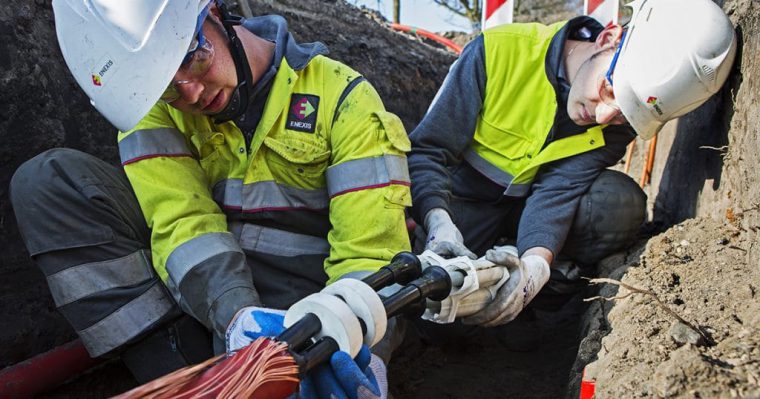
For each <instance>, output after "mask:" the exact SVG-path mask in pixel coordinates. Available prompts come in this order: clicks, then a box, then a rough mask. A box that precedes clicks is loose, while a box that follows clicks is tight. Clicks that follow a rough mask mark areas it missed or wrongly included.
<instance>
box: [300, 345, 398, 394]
mask: <svg viewBox="0 0 760 399" xmlns="http://www.w3.org/2000/svg"><path fill="white" fill-rule="evenodd" d="M297 397H298V398H302V399H333V398H335V399H387V398H388V377H387V370H386V367H385V364H384V363H383V361H382V360H380V358H379V357H377V356H376V355H373V354H372V353H371V352H370V351H369V348H368V347H367V346H366V345H363V346H362V348H361V350H360V351H359V354H358V355H356V359H351V356H350V355H349V354H348V353H346V352H343V351H338V352H335V353H334V354H333V355H332V357H331V358H330V363H329V364H322V365H320V366H317V368H316V369H314V370H313V371H312V372H311V373H310V375H309V376H308V377H307V378H305V379H304V380H303V381H301V389H300V391H299V393H298V395H297Z"/></svg>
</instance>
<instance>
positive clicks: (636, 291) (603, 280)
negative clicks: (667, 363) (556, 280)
mask: <svg viewBox="0 0 760 399" xmlns="http://www.w3.org/2000/svg"><path fill="white" fill-rule="evenodd" d="M589 283H590V284H594V285H596V284H602V283H606V284H613V285H617V286H620V287H623V288H625V289H627V290H628V291H630V292H628V293H626V294H623V295H618V296H614V297H605V296H600V295H598V296H594V297H591V298H584V299H583V301H584V302H590V301H596V300H600V301H613V300H616V299H626V298H628V297H629V296H631V295H633V294H644V295H649V296H651V297H652V298H654V300H655V302H656V303H657V304H658V305H660V307H661V308H662V309H663V310H665V312H666V313H668V314H669V315H671V316H673V317H674V318H675V319H676V320H678V321H680V322H681V323H683V324H684V325H685V326H687V327H689V328H690V329H692V330H694V332H696V333H697V334H699V335H700V336H701V337H702V339H703V340H704V342H705V344H707V345H709V346H712V345H715V341H713V339H712V338H710V336H709V335H707V334H706V333H705V332H704V331H702V329H700V328H699V327H697V326H695V325H694V324H692V323H690V322H689V321H687V320H686V319H684V318H683V317H681V316H680V315H679V314H678V313H676V312H675V311H674V310H673V309H671V308H669V307H668V306H667V305H665V303H664V302H662V301H661V300H660V298H658V297H657V294H655V293H654V292H652V291H649V290H645V289H643V288H638V287H634V286H632V285H630V284H626V283H624V282H622V281H618V280H615V279H611V278H594V279H589Z"/></svg>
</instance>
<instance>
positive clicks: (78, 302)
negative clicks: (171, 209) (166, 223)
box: [10, 149, 213, 382]
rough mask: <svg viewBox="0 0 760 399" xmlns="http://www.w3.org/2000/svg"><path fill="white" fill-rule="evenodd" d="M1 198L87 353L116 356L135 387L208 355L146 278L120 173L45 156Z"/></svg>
mask: <svg viewBox="0 0 760 399" xmlns="http://www.w3.org/2000/svg"><path fill="white" fill-rule="evenodd" d="M10 197H11V201H12V204H13V209H14V211H15V213H16V219H17V221H18V226H19V230H20V232H21V237H22V239H23V240H24V242H25V244H26V247H27V250H28V251H29V254H30V255H31V256H32V259H33V260H34V262H35V263H36V264H37V265H38V266H39V268H40V269H41V270H42V272H43V273H44V274H45V276H46V278H47V281H48V285H49V287H50V290H51V293H52V295H53V299H54V300H55V302H56V305H57V307H58V310H59V311H60V312H61V313H62V314H63V315H64V317H65V318H66V319H67V320H68V322H69V323H70V324H71V326H72V327H73V328H74V330H75V331H77V334H79V336H80V338H81V339H82V341H83V343H84V344H85V346H86V347H87V349H88V351H89V352H90V354H91V355H93V356H101V355H102V356H106V357H112V356H121V357H122V359H123V360H124V362H125V363H126V365H127V366H128V367H129V368H130V370H131V371H132V373H133V374H134V376H135V378H136V379H137V380H138V381H139V382H147V381H149V380H151V379H153V378H156V377H159V376H161V375H164V374H166V373H168V372H171V371H173V370H176V369H177V368H180V367H183V366H186V365H189V364H194V363H198V362H200V361H203V360H205V359H207V358H209V357H211V356H213V351H212V350H211V336H210V334H209V332H208V331H207V330H206V329H205V327H203V325H201V324H200V323H199V322H197V321H196V320H194V319H192V318H190V317H189V316H185V315H183V313H182V312H181V310H180V309H179V307H178V306H177V305H176V304H175V303H174V300H173V299H172V298H171V294H170V293H169V292H168V290H167V289H166V287H165V286H164V285H163V283H162V282H161V281H160V280H159V279H158V277H157V275H156V274H155V272H154V271H153V268H152V264H151V262H150V245H149V243H150V230H149V229H148V226H147V225H146V223H145V218H144V217H143V214H142V211H141V210H140V206H139V204H138V202H137V199H136V197H135V195H134V193H133V191H132V189H131V186H130V185H129V181H128V180H127V177H126V175H125V174H124V172H123V170H122V169H121V168H117V167H114V166H112V165H109V164H107V163H105V162H103V161H101V160H99V159H97V158H95V157H93V156H91V155H88V154H85V153H83V152H79V151H75V150H71V149H53V150H49V151H46V152H44V153H42V154H40V155H38V156H36V157H35V158H33V159H31V160H29V161H27V162H26V163H24V164H23V165H22V166H21V167H20V168H19V169H18V170H17V171H16V173H15V174H14V176H13V178H12V180H11V187H10ZM130 313H131V314H130ZM125 315H126V316H125ZM135 316H136V317H135Z"/></svg>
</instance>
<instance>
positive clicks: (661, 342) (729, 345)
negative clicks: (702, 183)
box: [586, 210, 760, 398]
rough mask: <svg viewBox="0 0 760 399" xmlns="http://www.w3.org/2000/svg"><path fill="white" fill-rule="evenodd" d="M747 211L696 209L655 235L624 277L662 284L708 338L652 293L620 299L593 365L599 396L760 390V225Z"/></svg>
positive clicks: (646, 285)
mask: <svg viewBox="0 0 760 399" xmlns="http://www.w3.org/2000/svg"><path fill="white" fill-rule="evenodd" d="M749 213H752V215H749ZM756 213H757V211H756V210H753V211H750V212H748V214H747V215H746V216H747V217H749V218H755V217H756ZM742 216H745V215H742ZM742 216H736V215H734V216H733V217H732V218H731V219H729V220H728V221H726V222H725V223H721V222H719V221H716V220H713V219H707V218H698V219H691V220H688V221H686V222H684V223H682V224H679V225H676V226H674V227H672V228H671V229H669V230H667V231H666V232H665V233H663V234H660V235H658V236H656V237H654V238H652V239H651V240H650V241H649V243H648V244H647V246H646V250H645V252H644V254H643V256H642V258H641V261H640V263H639V264H638V265H637V266H634V267H631V268H630V269H628V272H627V273H626V275H625V277H624V278H623V279H622V281H623V282H624V283H626V284H629V285H631V286H634V287H638V288H642V289H646V290H650V291H652V292H654V293H656V294H657V296H658V297H659V299H660V300H661V301H662V302H664V303H665V305H666V306H667V307H669V308H670V309H672V310H673V311H675V312H676V313H677V314H679V315H680V316H681V317H683V318H684V319H685V320H687V321H689V322H690V323H691V324H693V325H695V326H697V328H698V329H700V330H701V331H702V332H703V333H705V334H706V336H707V338H708V339H707V340H706V341H707V342H700V341H705V340H704V339H702V340H700V339H699V338H700V337H699V334H696V333H695V332H694V331H691V329H689V328H687V327H685V326H684V325H683V324H682V323H679V322H678V321H677V320H676V319H675V318H674V317H673V316H671V315H670V314H668V312H667V311H666V310H664V309H663V308H662V307H661V306H659V305H658V304H657V303H656V301H655V300H654V299H653V298H652V297H650V296H645V295H641V294H631V296H629V297H627V298H626V299H620V300H617V303H616V304H615V306H614V307H613V308H612V310H611V311H610V312H609V316H608V320H609V323H610V325H611V328H612V332H611V333H610V334H609V335H608V336H606V337H605V338H604V339H603V340H602V344H601V351H600V352H599V354H598V356H599V359H598V360H597V361H595V362H594V363H592V364H590V365H589V366H588V367H587V368H586V377H587V378H590V379H595V380H596V394H597V396H596V397H598V398H619V397H628V398H639V397H689V398H693V397H702V398H712V397H758V396H760V385H759V382H760V301H758V295H760V294H758V289H760V226H750V228H744V227H741V220H740V219H741V218H742ZM629 292H630V291H629V290H627V289H625V288H620V290H619V291H618V293H617V295H618V296H622V295H626V294H627V293H629ZM710 341H712V342H710Z"/></svg>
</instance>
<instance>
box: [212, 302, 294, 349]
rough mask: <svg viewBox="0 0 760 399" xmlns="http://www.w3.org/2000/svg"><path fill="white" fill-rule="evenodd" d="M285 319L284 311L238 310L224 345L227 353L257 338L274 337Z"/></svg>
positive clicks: (249, 308)
mask: <svg viewBox="0 0 760 399" xmlns="http://www.w3.org/2000/svg"><path fill="white" fill-rule="evenodd" d="M284 319H285V311H284V310H277V309H269V308H260V307H257V306H248V307H245V308H243V309H240V310H239V311H238V312H237V313H236V314H235V317H234V318H233V319H232V323H230V325H229V327H227V334H226V337H225V344H226V347H227V353H232V352H234V351H236V350H238V349H240V348H243V347H245V346H247V345H248V344H250V343H251V342H253V341H255V340H256V338H259V337H275V336H277V335H279V334H280V333H281V332H282V331H283V330H285V327H284V326H283V325H282V323H283V320H284Z"/></svg>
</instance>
